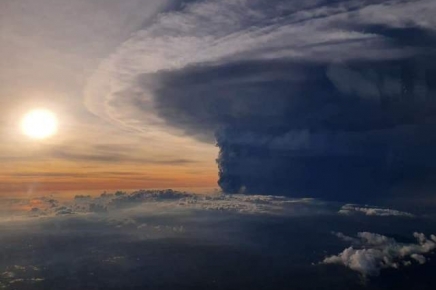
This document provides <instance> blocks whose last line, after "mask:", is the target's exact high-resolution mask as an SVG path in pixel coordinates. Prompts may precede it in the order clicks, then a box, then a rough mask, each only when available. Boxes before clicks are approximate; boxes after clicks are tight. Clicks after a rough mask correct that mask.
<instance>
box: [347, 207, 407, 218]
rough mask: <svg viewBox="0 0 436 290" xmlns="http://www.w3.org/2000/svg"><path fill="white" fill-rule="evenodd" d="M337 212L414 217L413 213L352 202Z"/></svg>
mask: <svg viewBox="0 0 436 290" xmlns="http://www.w3.org/2000/svg"><path fill="white" fill-rule="evenodd" d="M338 213H339V214H343V215H353V214H364V215H368V216H399V217H414V215H413V214H411V213H408V212H404V211H399V210H395V209H388V208H380V207H372V206H359V205H354V204H346V205H344V206H342V207H341V209H340V210H339V211H338Z"/></svg>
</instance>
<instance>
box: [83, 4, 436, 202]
mask: <svg viewBox="0 0 436 290" xmlns="http://www.w3.org/2000/svg"><path fill="white" fill-rule="evenodd" d="M435 8H436V7H435V4H434V3H433V2H431V1H427V0H420V1H335V2H331V1H310V2H307V3H306V2H305V3H297V2H294V1H274V2H273V3H270V2H268V5H267V3H266V2H264V1H251V2H250V1H232V0H227V1H221V2H220V1H205V2H196V3H195V5H186V6H183V7H182V8H180V9H181V10H180V11H178V12H177V13H168V14H165V15H163V16H162V18H160V19H159V20H158V21H157V22H156V23H155V24H154V25H152V26H151V27H150V28H148V29H144V30H143V31H141V32H140V33H138V34H137V35H135V36H134V37H132V39H131V40H129V41H128V42H126V43H125V44H124V45H123V46H122V47H121V48H120V50H119V51H118V54H117V55H116V56H115V57H114V58H113V59H111V60H109V61H108V63H107V64H106V65H107V68H108V70H114V69H116V72H114V73H113V74H112V75H111V76H112V77H113V78H114V79H116V80H119V81H120V83H123V84H125V83H129V81H130V82H131V83H130V85H127V86H120V89H119V91H117V90H114V91H116V92H115V93H114V92H112V93H111V94H109V95H108V96H109V97H108V96H106V98H107V99H106V101H109V105H111V104H112V108H114V109H115V108H116V107H117V108H118V107H120V104H123V108H122V109H119V110H118V111H117V116H115V117H114V114H110V112H109V116H108V117H109V118H114V119H116V121H118V122H123V123H128V124H142V123H147V120H148V119H147V118H149V115H150V112H155V113H157V115H158V116H159V117H160V118H161V119H162V120H163V121H164V122H165V126H166V127H165V126H164V127H165V128H177V129H179V130H180V131H182V132H184V133H185V134H187V135H189V136H193V137H194V138H197V139H198V140H201V141H209V142H216V144H217V146H218V147H219V149H220V154H219V157H218V159H217V163H218V167H219V181H218V183H219V185H220V186H221V188H222V189H223V190H224V191H225V192H227V193H238V192H245V193H250V194H271V193H273V194H283V195H289V196H315V197H321V198H326V199H332V200H347V201H362V200H368V199H372V198H374V197H377V196H380V195H386V194H388V192H390V190H391V189H392V188H394V187H396V186H397V185H399V184H417V183H421V184H422V183H423V182H424V181H423V180H428V179H429V176H432V175H433V174H436V170H435V169H436V168H435V165H436V154H434V150H433V148H434V146H435V145H436V134H435V133H434V128H435V122H436V119H435V117H436V115H435V114H436V85H435V84H436V54H435V51H434V48H433V47H434V44H435V42H436V34H435V28H436V23H434V20H433V17H432V16H431V11H434V10H435ZM387 15H391V17H387ZM411 15H419V17H412V16H411ZM164 44H165V45H164ZM138 51H140V52H141V53H138ZM135 58H137V59H136V60H137V61H136V62H134V64H132V63H133V62H132V61H131V60H132V59H135ZM123 61H124V62H123ZM127 62H128V63H129V64H128V65H126V64H124V65H123V63H127ZM94 101H95V100H94ZM150 108H152V109H153V110H152V109H150ZM91 110H93V111H94V112H95V113H96V114H104V113H102V112H101V110H99V109H95V108H94V109H92V107H91ZM106 115H107V113H106ZM428 186H434V185H431V184H428Z"/></svg>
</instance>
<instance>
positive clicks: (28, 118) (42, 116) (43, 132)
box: [21, 109, 58, 139]
mask: <svg viewBox="0 0 436 290" xmlns="http://www.w3.org/2000/svg"><path fill="white" fill-rule="evenodd" d="M57 128H58V122H57V118H56V115H55V114H54V113H53V112H51V111H49V110H46V109H37V110H32V111H30V112H29V113H27V114H26V115H25V116H24V118H23V120H22V122H21V129H22V131H23V133H24V134H25V135H27V136H29V137H31V138H34V139H44V138H47V137H50V136H52V135H54V134H56V132H57Z"/></svg>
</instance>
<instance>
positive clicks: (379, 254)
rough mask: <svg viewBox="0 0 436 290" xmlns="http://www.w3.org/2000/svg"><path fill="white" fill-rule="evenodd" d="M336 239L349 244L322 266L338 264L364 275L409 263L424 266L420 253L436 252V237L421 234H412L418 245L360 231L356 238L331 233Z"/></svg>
mask: <svg viewBox="0 0 436 290" xmlns="http://www.w3.org/2000/svg"><path fill="white" fill-rule="evenodd" d="M334 234H335V235H336V236H337V237H338V238H340V239H342V240H344V241H346V242H351V243H352V244H353V246H351V247H348V248H346V249H345V250H343V251H342V252H341V253H339V254H338V255H333V256H329V257H326V258H325V259H324V260H323V261H322V263H323V264H341V265H344V266H345V267H348V268H350V269H352V270H354V271H357V272H359V273H361V274H362V275H365V276H377V275H379V274H380V271H381V270H382V269H385V268H399V267H401V266H410V265H411V264H412V263H411V260H414V261H416V262H418V263H419V264H424V263H425V262H426V258H425V257H424V256H423V254H427V253H430V252H432V251H434V250H435V249H436V237H435V236H434V235H431V237H430V239H427V237H426V236H425V235H424V234H422V233H414V234H413V236H414V237H415V238H416V240H417V243H399V242H397V241H396V240H395V239H393V238H389V237H387V236H383V235H380V234H374V233H369V232H360V233H358V234H357V237H356V238H354V237H349V236H346V235H344V234H342V233H334Z"/></svg>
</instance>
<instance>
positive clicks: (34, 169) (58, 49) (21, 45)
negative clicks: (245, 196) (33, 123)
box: [0, 0, 218, 196]
mask: <svg viewBox="0 0 436 290" xmlns="http://www.w3.org/2000/svg"><path fill="white" fill-rule="evenodd" d="M171 4H172V3H171V1H162V0H158V1H154V0H153V1H140V0H128V1H112V0H110V1H106V0H102V1H82V0H79V1H50V0H47V1H45V0H44V1H37V2H35V1H21V0H19V1H15V0H14V1H9V0H6V1H1V3H0V42H1V43H2V45H1V53H0V58H1V61H0V62H1V64H2V65H1V68H0V101H1V106H0V110H1V112H0V116H1V117H0V118H1V123H0V124H1V125H0V126H1V128H0V130H1V134H0V138H1V145H0V146H1V148H0V152H1V153H0V160H1V163H2V166H1V168H0V192H1V193H0V194H1V195H3V196H4V195H8V194H10V193H12V192H13V193H14V194H15V193H17V194H26V193H29V192H62V191H66V190H67V191H68V190H69V191H81V190H100V191H101V190H113V189H135V188H155V187H158V188H168V187H169V188H181V187H184V188H206V187H207V188H211V187H216V179H217V167H216V164H215V158H216V156H217V152H218V150H217V148H216V147H215V146H214V142H208V143H204V142H199V141H195V140H194V139H193V138H191V137H189V136H185V135H184V134H182V133H181V132H176V131H174V132H168V131H167V130H164V129H162V128H165V124H159V126H158V125H155V124H153V122H152V121H150V123H143V124H141V125H139V126H137V127H136V128H131V126H128V125H126V124H123V123H121V122H118V121H117V120H115V118H114V119H111V118H109V117H108V116H102V115H99V114H94V113H96V111H95V110H97V109H101V110H104V108H105V106H106V105H105V102H102V103H99V104H97V106H96V107H97V108H96V107H94V106H93V105H88V104H87V99H89V100H91V99H93V98H96V97H100V96H101V95H102V94H105V93H106V92H103V91H100V92H91V91H92V90H93V88H95V87H96V86H98V85H99V79H100V78H101V77H102V75H104V74H105V73H109V71H106V68H105V67H104V66H102V63H104V62H105V61H106V62H107V61H109V60H108V59H110V56H111V55H114V54H116V53H117V51H118V50H119V49H120V48H119V47H120V46H121V45H122V44H123V42H126V41H128V39H129V38H130V37H131V36H132V34H133V33H134V32H136V31H138V30H141V29H142V28H144V25H146V23H148V22H151V21H152V19H154V18H155V17H156V15H157V14H158V13H160V12H163V11H164V10H165V9H168V7H169V6H170V5H171ZM41 7H44V9H40V8H41ZM101 81H105V80H101ZM108 82H111V81H109V80H108ZM89 102H91V101H89ZM35 108H46V109H49V110H51V111H53V112H54V113H55V114H56V115H57V118H58V122H59V124H58V126H59V128H58V133H57V134H56V135H54V136H52V137H50V138H47V139H45V140H33V139H30V138H28V137H27V136H25V135H23V134H22V132H21V130H20V122H21V119H22V118H23V116H24V115H25V114H26V113H27V112H28V111H30V110H32V109H35ZM144 118H149V119H150V120H152V119H153V120H154V119H156V122H159V123H162V121H161V120H159V119H157V118H156V116H155V114H153V113H152V112H149V113H147V116H144Z"/></svg>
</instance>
